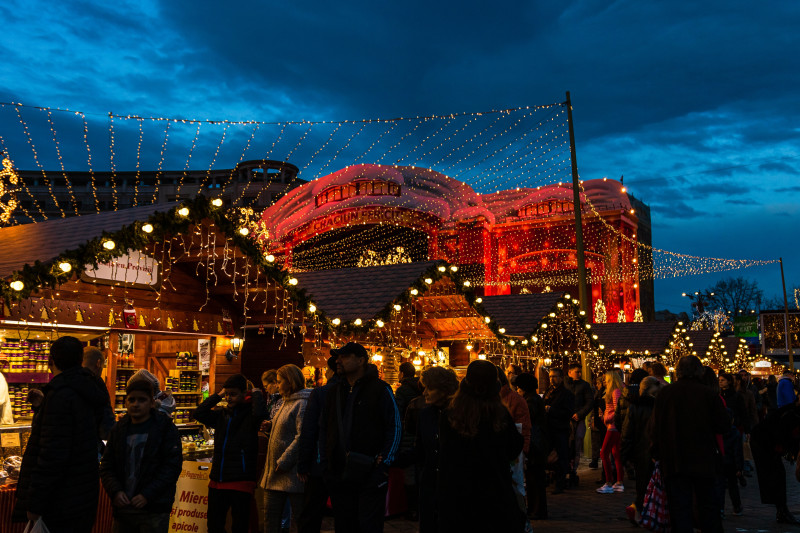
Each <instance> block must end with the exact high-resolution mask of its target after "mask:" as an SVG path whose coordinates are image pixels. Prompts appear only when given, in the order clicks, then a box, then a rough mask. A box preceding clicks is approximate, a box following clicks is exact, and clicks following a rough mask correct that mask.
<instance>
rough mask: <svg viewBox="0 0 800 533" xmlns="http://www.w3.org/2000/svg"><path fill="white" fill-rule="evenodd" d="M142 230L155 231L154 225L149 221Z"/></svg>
mask: <svg viewBox="0 0 800 533" xmlns="http://www.w3.org/2000/svg"><path fill="white" fill-rule="evenodd" d="M142 231H143V232H145V233H153V225H152V224H150V223H148V224H145V225H144V226H142Z"/></svg>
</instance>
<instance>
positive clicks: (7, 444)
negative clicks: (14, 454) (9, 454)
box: [0, 431, 21, 448]
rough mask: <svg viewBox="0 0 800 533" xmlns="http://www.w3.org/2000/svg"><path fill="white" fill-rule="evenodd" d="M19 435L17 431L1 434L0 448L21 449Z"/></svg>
mask: <svg viewBox="0 0 800 533" xmlns="http://www.w3.org/2000/svg"><path fill="white" fill-rule="evenodd" d="M20 446H21V445H20V442H19V433H17V432H16V431H9V432H6V433H0V448H19V447H20Z"/></svg>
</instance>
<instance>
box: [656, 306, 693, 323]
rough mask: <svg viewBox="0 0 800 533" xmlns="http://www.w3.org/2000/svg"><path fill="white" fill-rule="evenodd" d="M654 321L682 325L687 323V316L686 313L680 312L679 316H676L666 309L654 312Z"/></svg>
mask: <svg viewBox="0 0 800 533" xmlns="http://www.w3.org/2000/svg"><path fill="white" fill-rule="evenodd" d="M655 319H656V320H658V321H660V322H683V323H684V324H688V323H689V315H688V313H686V311H681V313H680V314H678V315H676V314H675V313H673V312H672V311H670V310H668V309H663V310H661V311H656V314H655Z"/></svg>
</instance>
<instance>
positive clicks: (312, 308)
mask: <svg viewBox="0 0 800 533" xmlns="http://www.w3.org/2000/svg"><path fill="white" fill-rule="evenodd" d="M316 310H317V306H316V305H314V304H309V305H308V312H309V313H313V312H314V311H316Z"/></svg>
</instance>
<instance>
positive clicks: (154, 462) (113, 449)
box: [100, 409, 183, 516]
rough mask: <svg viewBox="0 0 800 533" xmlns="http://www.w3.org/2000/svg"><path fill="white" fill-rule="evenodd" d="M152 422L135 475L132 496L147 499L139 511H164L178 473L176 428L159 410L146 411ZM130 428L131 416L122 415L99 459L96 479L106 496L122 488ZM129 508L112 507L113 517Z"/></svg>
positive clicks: (172, 495) (179, 459)
mask: <svg viewBox="0 0 800 533" xmlns="http://www.w3.org/2000/svg"><path fill="white" fill-rule="evenodd" d="M150 416H151V417H152V420H153V424H152V425H151V426H150V431H149V432H148V433H147V443H146V444H145V447H144V451H143V452H142V459H141V463H140V465H139V472H138V474H137V476H136V477H137V480H136V489H135V490H134V493H133V494H130V495H129V496H135V495H136V494H141V495H142V496H144V497H145V499H147V505H145V506H144V508H143V509H142V510H143V511H147V512H152V513H168V512H169V511H170V510H171V509H172V503H173V502H174V501H175V486H176V485H177V483H178V478H179V477H180V475H181V468H182V466H183V452H182V449H181V437H180V435H179V434H178V428H176V427H175V424H173V423H172V419H170V418H169V417H168V416H167V415H165V414H164V413H163V412H162V411H160V410H156V409H153V410H152V411H150ZM130 427H131V417H130V416H129V415H125V416H124V417H122V419H121V420H120V421H119V422H117V423H116V424H115V425H114V427H113V428H111V434H110V435H109V437H108V444H107V445H106V451H105V453H104V454H103V460H102V461H100V480H101V481H102V482H103V488H104V489H106V492H107V493H108V497H109V498H110V499H111V501H112V502H113V501H114V496H115V495H116V494H117V493H118V492H120V491H123V492H124V491H125V467H126V463H127V461H128V453H127V452H128V450H127V448H128V446H127V442H126V441H127V436H128V430H129V429H130ZM126 510H133V509H132V508H122V509H120V508H116V507H115V508H114V516H120V515H124V514H125V511H126Z"/></svg>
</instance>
